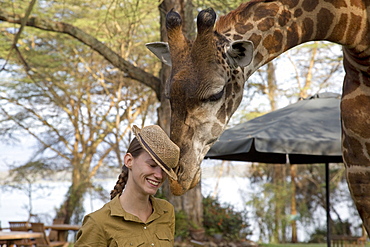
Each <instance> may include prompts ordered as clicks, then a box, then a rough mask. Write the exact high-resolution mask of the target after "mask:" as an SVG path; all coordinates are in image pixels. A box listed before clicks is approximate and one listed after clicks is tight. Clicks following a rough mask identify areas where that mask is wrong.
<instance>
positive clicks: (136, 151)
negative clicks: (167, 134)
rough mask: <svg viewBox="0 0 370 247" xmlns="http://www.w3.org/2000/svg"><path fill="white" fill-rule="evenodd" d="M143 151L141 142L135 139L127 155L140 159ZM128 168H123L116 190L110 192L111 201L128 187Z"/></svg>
mask: <svg viewBox="0 0 370 247" xmlns="http://www.w3.org/2000/svg"><path fill="white" fill-rule="evenodd" d="M142 151H143V148H142V147H141V145H140V142H139V141H138V140H137V138H136V137H135V138H134V139H133V140H132V141H131V143H130V146H129V147H128V149H127V153H130V154H131V155H132V156H133V157H134V158H136V157H138V156H139V155H140V154H141V152H142ZM128 171H129V170H128V168H127V167H126V166H125V165H123V166H122V172H121V174H120V175H119V176H118V180H117V182H116V185H115V186H114V189H113V190H112V191H111V192H110V199H111V200H112V199H113V198H114V197H116V195H119V194H121V193H122V191H123V189H124V188H125V186H126V183H127V180H128Z"/></svg>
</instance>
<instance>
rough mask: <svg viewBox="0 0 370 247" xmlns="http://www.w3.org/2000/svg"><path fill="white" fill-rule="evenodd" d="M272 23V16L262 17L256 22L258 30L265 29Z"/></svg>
mask: <svg viewBox="0 0 370 247" xmlns="http://www.w3.org/2000/svg"><path fill="white" fill-rule="evenodd" d="M274 25H275V20H274V19H273V18H266V19H263V20H262V21H261V22H260V23H258V25H257V28H258V30H261V31H267V30H269V29H270V28H271V27H272V26H274Z"/></svg>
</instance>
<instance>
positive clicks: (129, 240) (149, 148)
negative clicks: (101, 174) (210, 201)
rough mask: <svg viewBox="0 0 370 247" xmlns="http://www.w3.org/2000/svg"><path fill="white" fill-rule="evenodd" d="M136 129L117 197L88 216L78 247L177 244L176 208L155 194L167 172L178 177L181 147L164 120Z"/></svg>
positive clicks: (116, 192)
mask: <svg viewBox="0 0 370 247" xmlns="http://www.w3.org/2000/svg"><path fill="white" fill-rule="evenodd" d="M133 131H134V134H135V138H134V139H133V140H132V141H131V144H130V146H129V148H128V150H127V153H126V154H125V157H124V164H125V165H124V166H123V167H122V173H121V174H120V175H119V177H118V181H117V184H116V186H115V187H114V189H113V190H112V192H111V199H112V200H111V201H110V202H108V203H107V204H105V205H104V206H103V207H102V208H101V209H99V210H97V211H95V212H93V213H91V214H89V215H87V216H85V218H84V221H83V226H82V228H81V229H80V231H79V232H78V234H77V241H76V243H75V246H76V247H80V246H99V247H100V246H101V247H103V246H139V245H148V244H151V245H152V246H173V244H174V233H175V213H174V208H173V206H172V205H171V204H170V203H169V202H167V201H165V200H162V199H158V198H155V197H154V195H155V194H156V192H157V190H158V189H159V188H160V187H161V186H162V184H163V182H164V181H165V179H166V178H167V176H169V177H171V179H174V180H176V179H177V177H176V174H175V173H174V171H173V170H172V169H173V168H175V167H176V166H177V163H178V160H179V155H180V149H179V148H178V146H176V144H174V143H173V142H172V141H171V140H170V139H169V137H168V136H167V134H166V133H165V132H164V131H163V130H162V129H161V128H160V127H159V126H158V125H151V126H147V127H144V128H143V129H140V128H138V127H137V126H133ZM159 226H160V227H159Z"/></svg>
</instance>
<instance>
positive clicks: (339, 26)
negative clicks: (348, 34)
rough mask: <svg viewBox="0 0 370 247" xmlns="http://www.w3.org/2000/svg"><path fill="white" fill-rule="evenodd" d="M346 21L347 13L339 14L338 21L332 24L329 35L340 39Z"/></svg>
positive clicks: (342, 35)
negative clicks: (331, 30)
mask: <svg viewBox="0 0 370 247" xmlns="http://www.w3.org/2000/svg"><path fill="white" fill-rule="evenodd" d="M347 22H348V15H347V14H341V16H340V18H339V21H338V23H337V24H336V25H335V26H334V28H333V32H332V34H331V35H330V36H331V38H332V39H335V40H341V39H342V38H343V37H344V31H345V28H343V27H346V26H347Z"/></svg>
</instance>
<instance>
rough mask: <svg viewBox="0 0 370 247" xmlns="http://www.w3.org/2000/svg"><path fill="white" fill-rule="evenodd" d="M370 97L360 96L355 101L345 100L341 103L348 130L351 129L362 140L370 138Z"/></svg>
mask: <svg viewBox="0 0 370 247" xmlns="http://www.w3.org/2000/svg"><path fill="white" fill-rule="evenodd" d="M369 105H370V96H366V95H359V96H357V97H355V98H353V99H345V100H343V101H342V103H341V110H342V115H343V116H342V117H343V120H344V121H345V127H346V129H350V130H351V131H353V132H354V133H355V134H356V135H359V136H361V137H362V138H366V139H367V138H370V131H368V130H369V126H370V116H369V113H368V112H369V110H368V108H369Z"/></svg>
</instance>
